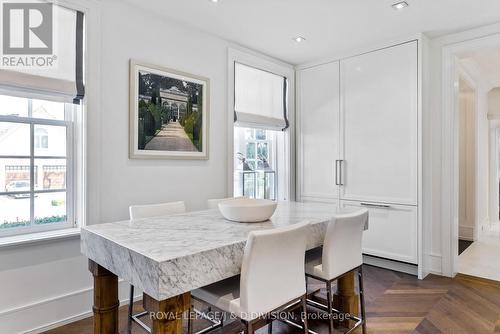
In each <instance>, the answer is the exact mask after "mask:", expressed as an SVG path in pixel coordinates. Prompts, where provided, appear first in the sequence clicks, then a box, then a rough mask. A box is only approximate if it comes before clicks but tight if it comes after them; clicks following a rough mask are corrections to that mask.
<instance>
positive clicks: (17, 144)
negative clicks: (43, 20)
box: [0, 2, 85, 237]
mask: <svg viewBox="0 0 500 334" xmlns="http://www.w3.org/2000/svg"><path fill="white" fill-rule="evenodd" d="M44 6H46V7H44V10H43V13H42V12H40V13H42V14H41V15H50V17H51V18H52V21H53V30H52V31H51V33H52V36H49V35H48V34H45V35H44V38H48V37H52V38H49V39H48V40H49V41H50V42H48V44H47V43H45V44H44V45H50V48H49V47H48V49H50V51H47V52H48V53H47V54H45V53H44V54H40V55H38V54H37V56H36V57H31V58H29V57H24V53H23V52H25V51H23V50H25V49H26V48H27V49H29V46H24V47H22V48H21V47H20V49H19V50H20V51H19V52H20V56H11V57H9V59H11V60H13V61H11V62H3V63H2V64H1V67H0V237H4V236H11V235H18V234H27V233H34V232H41V231H47V230H55V229H63V228H69V227H76V226H77V225H78V224H79V222H80V221H81V219H80V218H81V217H83V207H84V204H83V197H84V196H83V189H81V187H80V185H82V184H83V182H82V180H83V171H84V163H83V141H82V138H83V129H84V127H83V119H84V117H83V115H82V114H83V111H84V110H83V109H84V103H83V98H84V94H85V86H84V75H83V74H84V71H83V69H84V62H83V60H84V58H85V57H84V49H85V48H84V44H85V43H84V35H85V34H84V14H83V13H82V12H80V11H76V10H73V9H70V8H66V7H63V6H60V5H57V4H53V3H51V2H49V3H46V4H44ZM14 7H15V6H14ZM14 7H13V8H14ZM16 8H17V7H15V8H14V9H15V10H17V11H18V12H19V11H23V10H25V9H24V8H23V7H20V8H17V9H16ZM49 10H50V11H51V12H52V14H47V13H49V12H48V11H49ZM11 12H12V10H5V9H4V16H5V15H11ZM18 16H19V15H17V16H15V15H14V16H12V15H11V16H9V18H10V19H11V21H12V20H15V19H16V18H17V17H18ZM21 19H22V16H21ZM11 23H12V22H11ZM29 51H31V50H29ZM23 57H24V58H23ZM18 58H20V59H21V60H19V59H18ZM28 58H29V59H36V62H34V63H29V64H28V63H26V62H23V61H22V60H23V59H28ZM16 59H17V60H16Z"/></svg>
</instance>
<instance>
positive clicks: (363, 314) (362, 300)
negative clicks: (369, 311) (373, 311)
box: [358, 267, 366, 334]
mask: <svg viewBox="0 0 500 334" xmlns="http://www.w3.org/2000/svg"><path fill="white" fill-rule="evenodd" d="M358 280H359V299H360V300H359V302H360V304H361V319H362V320H363V323H362V325H361V326H362V331H363V334H366V312H365V290H364V287H363V267H359V270H358Z"/></svg>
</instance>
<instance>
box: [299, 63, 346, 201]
mask: <svg viewBox="0 0 500 334" xmlns="http://www.w3.org/2000/svg"><path fill="white" fill-rule="evenodd" d="M298 80H299V82H300V89H299V91H298V105H299V108H300V114H299V116H298V118H299V123H300V131H299V139H298V143H299V150H298V155H299V156H300V158H299V160H300V161H301V163H300V167H299V173H300V184H299V188H300V191H301V198H302V200H304V201H307V200H310V201H325V202H337V200H338V192H339V188H338V186H337V185H336V180H335V163H336V160H338V159H339V158H338V157H339V149H340V145H339V140H340V135H339V109H340V100H339V99H340V96H339V89H340V87H339V84H340V82H339V62H332V63H329V64H326V65H323V66H318V67H313V68H310V69H306V70H303V71H300V72H299V73H298Z"/></svg>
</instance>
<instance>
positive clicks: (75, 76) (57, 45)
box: [0, 4, 85, 104]
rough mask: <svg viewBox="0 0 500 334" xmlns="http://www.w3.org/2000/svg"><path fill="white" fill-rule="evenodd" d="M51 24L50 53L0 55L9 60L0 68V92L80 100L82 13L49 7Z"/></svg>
mask: <svg viewBox="0 0 500 334" xmlns="http://www.w3.org/2000/svg"><path fill="white" fill-rule="evenodd" d="M51 5H52V4H51ZM52 22H53V26H52V27H53V35H52V36H53V38H52V53H51V54H19V55H17V54H16V55H5V54H4V56H3V57H4V59H5V58H8V60H9V61H8V64H5V60H4V62H3V63H2V66H1V68H0V91H1V92H5V93H8V94H9V95H18V96H22V97H31V98H43V99H46V100H52V101H58V102H68V103H76V104H79V103H80V100H82V99H83V97H84V95H85V87H84V81H83V67H84V64H83V53H84V42H83V30H84V28H83V27H84V14H83V13H82V12H79V11H76V10H72V9H68V8H66V7H62V6H59V5H55V4H53V5H52ZM28 52H29V51H28ZM50 63H52V66H50V65H49V64H50Z"/></svg>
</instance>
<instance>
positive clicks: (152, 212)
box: [128, 201, 186, 219]
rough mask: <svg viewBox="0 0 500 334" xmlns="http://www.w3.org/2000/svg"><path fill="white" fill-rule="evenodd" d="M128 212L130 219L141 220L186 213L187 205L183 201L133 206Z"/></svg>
mask: <svg viewBox="0 0 500 334" xmlns="http://www.w3.org/2000/svg"><path fill="white" fill-rule="evenodd" d="M128 211H129V214H130V219H141V218H149V217H159V216H166V215H173V214H176V213H184V212H186V205H185V204H184V202H183V201H179V202H170V203H161V204H148V205H131V206H130V207H129V208H128Z"/></svg>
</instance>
